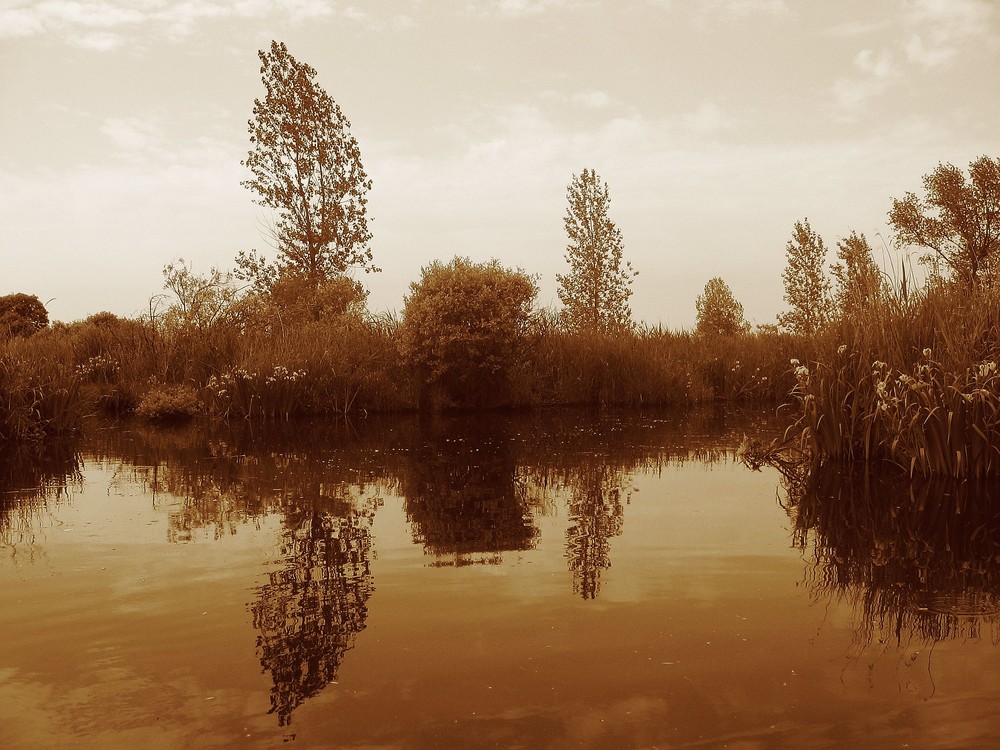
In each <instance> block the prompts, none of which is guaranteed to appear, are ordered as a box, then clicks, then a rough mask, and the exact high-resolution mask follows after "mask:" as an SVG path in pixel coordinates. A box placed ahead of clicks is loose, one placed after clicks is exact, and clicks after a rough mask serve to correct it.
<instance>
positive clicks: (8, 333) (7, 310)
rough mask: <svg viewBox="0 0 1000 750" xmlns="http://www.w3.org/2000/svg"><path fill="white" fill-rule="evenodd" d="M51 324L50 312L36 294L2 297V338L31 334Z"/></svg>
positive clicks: (0, 305) (0, 307) (0, 304)
mask: <svg viewBox="0 0 1000 750" xmlns="http://www.w3.org/2000/svg"><path fill="white" fill-rule="evenodd" d="M48 325H49V312H48V310H46V309H45V305H43V304H42V301H41V300H40V299H38V297H36V296H35V295H34V294H22V293H20V292H19V293H17V294H8V295H7V296H5V297H0V340H3V339H6V338H14V337H16V336H30V335H31V334H33V333H37V332H38V331H40V330H42V329H43V328H46V327H48Z"/></svg>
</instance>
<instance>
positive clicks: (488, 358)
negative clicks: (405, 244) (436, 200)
mask: <svg viewBox="0 0 1000 750" xmlns="http://www.w3.org/2000/svg"><path fill="white" fill-rule="evenodd" d="M537 293H538V288H537V286H536V285H535V280H534V279H533V278H532V277H531V276H528V275H527V274H526V273H524V272H523V271H521V270H516V271H512V270H509V269H507V268H504V267H502V266H501V265H500V264H499V263H498V262H497V261H495V260H494V261H491V262H489V263H473V262H472V261H470V260H469V259H467V258H455V259H454V260H452V261H451V262H450V263H448V264H442V263H440V262H439V261H435V262H433V263H431V264H430V265H429V266H426V267H424V268H423V269H422V270H421V276H420V280H419V281H415V282H413V283H411V284H410V294H409V296H407V297H406V300H405V307H404V309H403V326H402V348H403V353H404V355H405V357H406V358H407V360H408V361H409V362H410V363H411V364H412V365H414V366H415V367H416V368H417V369H418V371H419V373H420V375H421V379H422V381H423V382H424V384H425V385H428V386H431V387H438V386H440V387H442V388H443V389H444V391H445V393H446V394H447V395H448V396H449V397H450V398H451V399H452V400H454V401H455V402H457V403H460V404H485V403H489V402H491V401H498V400H499V399H500V398H501V397H502V395H503V393H504V391H505V389H506V386H507V377H508V374H509V372H510V369H511V367H512V366H513V365H514V364H515V363H516V362H517V361H518V360H519V358H520V357H521V356H522V354H523V342H524V337H525V335H526V333H527V328H528V322H529V318H530V314H531V306H532V303H533V301H534V299H535V295H536V294H537ZM425 393H426V391H425Z"/></svg>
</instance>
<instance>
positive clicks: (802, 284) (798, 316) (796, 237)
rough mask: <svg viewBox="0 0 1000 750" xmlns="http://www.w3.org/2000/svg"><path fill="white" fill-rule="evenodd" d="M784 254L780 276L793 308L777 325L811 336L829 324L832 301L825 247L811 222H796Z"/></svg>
mask: <svg viewBox="0 0 1000 750" xmlns="http://www.w3.org/2000/svg"><path fill="white" fill-rule="evenodd" d="M785 255H786V257H787V263H786V265H785V270H784V271H783V272H782V274H781V277H782V280H783V281H784V284H785V301H786V302H787V303H788V305H789V307H790V308H791V309H789V310H788V311H787V312H784V313H781V314H780V315H778V323H779V324H780V325H781V327H782V328H784V329H785V330H787V331H788V332H790V333H799V334H803V335H805V336H812V335H813V334H815V333H818V332H819V331H820V330H822V329H823V328H824V327H825V326H826V325H827V324H828V323H829V322H830V319H831V317H832V315H833V298H832V292H831V288H830V280H829V279H828V278H827V276H826V271H825V264H826V245H824V244H823V238H822V237H820V236H819V235H818V234H816V232H814V231H813V230H812V227H810V226H809V219H803V220H802V221H797V222H795V231H794V232H793V233H792V239H791V240H789V241H788V244H787V245H786V246H785Z"/></svg>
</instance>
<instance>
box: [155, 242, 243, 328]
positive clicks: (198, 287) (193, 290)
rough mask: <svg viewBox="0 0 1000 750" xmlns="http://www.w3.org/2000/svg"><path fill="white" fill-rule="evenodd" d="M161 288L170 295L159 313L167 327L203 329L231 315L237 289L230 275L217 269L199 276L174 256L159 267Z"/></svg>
mask: <svg viewBox="0 0 1000 750" xmlns="http://www.w3.org/2000/svg"><path fill="white" fill-rule="evenodd" d="M163 287H164V288H165V289H166V290H168V291H169V292H171V293H172V295H173V298H174V299H173V302H172V304H171V305H170V307H169V308H168V309H167V311H166V313H165V314H164V316H163V322H164V323H165V324H166V325H167V326H168V327H170V328H195V329H204V328H208V327H209V326H211V325H214V324H215V323H218V322H223V321H227V320H232V319H233V318H234V316H235V313H236V305H237V302H238V298H239V290H238V289H237V288H236V286H235V284H234V283H233V278H232V274H230V273H224V272H222V271H220V270H219V269H218V268H212V269H211V270H210V271H209V272H208V275H201V274H197V273H195V272H194V270H193V269H192V268H191V266H190V265H188V263H187V261H185V260H184V259H183V258H178V259H177V260H175V261H173V262H171V263H168V264H167V265H166V266H164V267H163Z"/></svg>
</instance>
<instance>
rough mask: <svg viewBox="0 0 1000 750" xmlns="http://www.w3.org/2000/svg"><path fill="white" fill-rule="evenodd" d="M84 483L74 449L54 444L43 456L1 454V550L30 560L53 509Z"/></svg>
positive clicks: (48, 447)
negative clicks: (24, 556) (36, 536)
mask: <svg viewBox="0 0 1000 750" xmlns="http://www.w3.org/2000/svg"><path fill="white" fill-rule="evenodd" d="M82 483H83V477H82V475H81V473H80V463H79V460H78V458H77V454H76V452H75V450H74V447H73V446H71V445H68V444H65V443H53V444H50V445H49V446H47V449H46V450H45V451H44V452H43V453H34V452H27V453H22V452H17V451H15V452H13V453H4V454H0V547H2V548H6V549H8V550H9V551H10V553H11V555H13V556H17V555H20V554H22V553H27V554H28V555H29V556H30V555H31V554H32V553H33V552H34V550H35V535H36V533H37V532H38V530H39V529H40V528H42V527H43V526H44V525H45V523H46V519H47V518H48V517H49V515H50V514H51V506H52V505H58V504H59V503H61V502H63V501H64V500H66V499H67V498H69V497H70V496H71V494H72V492H73V489H74V488H75V487H79V486H80V485H81V484H82Z"/></svg>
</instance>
